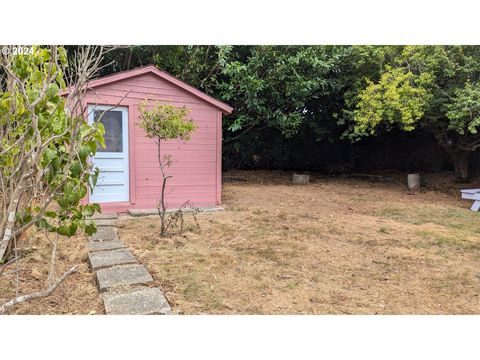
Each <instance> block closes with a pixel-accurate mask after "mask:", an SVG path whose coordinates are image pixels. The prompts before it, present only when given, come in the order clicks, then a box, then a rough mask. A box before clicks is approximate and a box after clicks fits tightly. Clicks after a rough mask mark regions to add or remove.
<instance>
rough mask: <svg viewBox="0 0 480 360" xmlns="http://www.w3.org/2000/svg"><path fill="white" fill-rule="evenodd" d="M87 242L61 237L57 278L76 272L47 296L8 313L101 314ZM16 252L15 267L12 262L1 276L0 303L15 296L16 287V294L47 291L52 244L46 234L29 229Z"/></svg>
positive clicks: (82, 238) (19, 242)
mask: <svg viewBox="0 0 480 360" xmlns="http://www.w3.org/2000/svg"><path fill="white" fill-rule="evenodd" d="M52 236H53V235H50V237H52ZM86 242H87V240H86V238H85V237H84V236H75V237H72V238H67V237H60V239H59V244H58V256H57V268H56V269H57V270H56V274H57V276H61V275H62V274H63V272H65V271H66V270H68V269H70V268H71V267H72V266H74V265H77V264H78V265H79V268H78V271H77V272H76V273H73V274H72V275H70V276H69V277H67V279H66V280H65V281H64V282H63V283H62V284H60V286H59V287H58V288H57V289H56V290H55V291H54V292H53V293H52V294H50V295H49V296H47V297H44V298H39V299H35V300H32V301H31V302H26V303H22V304H19V305H16V306H14V307H13V308H11V309H10V310H9V311H8V314H41V315H43V314H102V313H103V312H104V310H103V304H102V301H101V299H100V296H99V294H98V290H97V287H96V283H95V275H94V274H93V273H92V272H91V270H90V268H89V266H88V264H87V250H86V247H85V244H86ZM18 249H19V257H20V259H19V261H18V268H17V266H16V264H15V263H11V264H9V265H7V266H6V267H5V268H4V269H3V274H2V275H0V303H2V304H3V303H4V302H6V301H8V300H10V299H12V298H13V297H15V296H16V295H15V288H16V284H18V294H19V295H23V294H27V293H31V292H34V291H39V290H44V289H45V288H46V282H47V277H48V271H49V267H50V252H51V245H50V243H49V242H48V239H47V237H46V236H45V234H44V233H42V232H35V231H34V230H33V229H30V230H29V231H28V234H26V235H25V236H23V238H22V239H20V240H19V241H18ZM0 268H1V266H0ZM16 269H18V272H16ZM17 274H18V278H17Z"/></svg>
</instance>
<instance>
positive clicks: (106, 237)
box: [90, 226, 118, 241]
mask: <svg viewBox="0 0 480 360" xmlns="http://www.w3.org/2000/svg"><path fill="white" fill-rule="evenodd" d="M111 240H118V234H117V228H115V227H113V226H111V227H110V226H99V227H98V228H97V232H96V233H95V234H93V235H92V236H90V241H111Z"/></svg>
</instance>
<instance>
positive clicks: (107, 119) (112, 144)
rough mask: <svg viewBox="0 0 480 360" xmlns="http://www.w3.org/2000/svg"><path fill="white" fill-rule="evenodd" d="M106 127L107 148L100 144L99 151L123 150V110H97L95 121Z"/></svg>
mask: <svg viewBox="0 0 480 360" xmlns="http://www.w3.org/2000/svg"><path fill="white" fill-rule="evenodd" d="M99 119H100V122H101V123H102V124H103V126H104V127H105V135H104V136H105V148H103V147H102V146H99V147H98V149H97V151H98V152H123V141H122V139H123V134H122V112H121V111H115V110H108V111H103V110H95V111H94V121H98V120H99Z"/></svg>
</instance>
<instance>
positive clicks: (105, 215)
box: [90, 213, 118, 220]
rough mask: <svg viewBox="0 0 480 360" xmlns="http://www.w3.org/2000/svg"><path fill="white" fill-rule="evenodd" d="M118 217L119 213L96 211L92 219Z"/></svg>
mask: <svg viewBox="0 0 480 360" xmlns="http://www.w3.org/2000/svg"><path fill="white" fill-rule="evenodd" d="M117 217H118V215H117V213H95V214H93V216H92V217H90V219H94V220H100V219H116V218H117Z"/></svg>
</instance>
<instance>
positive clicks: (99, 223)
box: [95, 219, 116, 226]
mask: <svg viewBox="0 0 480 360" xmlns="http://www.w3.org/2000/svg"><path fill="white" fill-rule="evenodd" d="M115 222H116V219H99V220H95V225H97V226H115Z"/></svg>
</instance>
